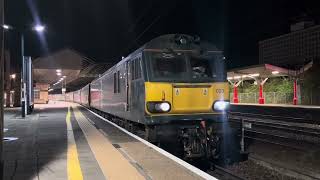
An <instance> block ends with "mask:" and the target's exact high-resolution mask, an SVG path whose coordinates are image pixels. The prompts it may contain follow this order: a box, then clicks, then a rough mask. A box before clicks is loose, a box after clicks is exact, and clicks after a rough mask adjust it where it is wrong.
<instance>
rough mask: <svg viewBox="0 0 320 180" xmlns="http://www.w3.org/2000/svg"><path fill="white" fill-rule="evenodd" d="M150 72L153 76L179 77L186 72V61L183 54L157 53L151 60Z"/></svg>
mask: <svg viewBox="0 0 320 180" xmlns="http://www.w3.org/2000/svg"><path fill="white" fill-rule="evenodd" d="M152 72H153V76H154V77H155V78H166V79H180V78H183V77H184V76H185V75H186V73H187V62H186V59H185V58H184V56H183V55H180V56H175V55H171V54H166V53H161V54H157V55H155V56H154V59H153V60H152Z"/></svg>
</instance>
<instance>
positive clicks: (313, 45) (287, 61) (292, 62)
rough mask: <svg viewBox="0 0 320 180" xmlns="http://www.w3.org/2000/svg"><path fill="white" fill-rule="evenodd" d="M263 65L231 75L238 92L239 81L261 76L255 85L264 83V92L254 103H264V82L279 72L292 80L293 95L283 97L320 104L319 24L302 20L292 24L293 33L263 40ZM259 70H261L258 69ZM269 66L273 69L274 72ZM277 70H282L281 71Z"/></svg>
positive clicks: (261, 55) (230, 72)
mask: <svg viewBox="0 0 320 180" xmlns="http://www.w3.org/2000/svg"><path fill="white" fill-rule="evenodd" d="M259 64H260V65H257V66H254V67H255V68H252V66H249V67H243V68H240V69H239V68H238V69H233V70H230V71H229V72H228V80H229V81H230V80H233V81H232V82H231V84H232V85H233V86H234V91H235V90H237V88H236V87H238V86H239V85H240V83H239V82H243V81H244V80H248V77H250V76H248V75H250V74H255V75H258V74H259V75H260V77H255V78H256V81H255V83H256V82H258V84H259V82H260V84H259V85H260V88H259V89H260V90H259V92H257V93H256V94H257V95H256V98H255V99H256V100H252V102H254V103H261V104H264V102H265V99H264V97H265V95H266V94H265V93H264V92H262V90H263V87H262V86H261V85H263V84H264V83H262V84H261V82H266V81H264V80H265V79H266V78H272V77H275V76H274V75H275V73H276V75H279V74H281V75H282V76H286V77H289V79H291V80H292V88H293V94H292V95H289V96H288V95H281V97H282V96H285V97H286V98H287V97H292V98H293V100H292V101H291V102H292V103H293V104H305V105H319V104H320V93H319V92H320V91H319V90H320V82H319V81H320V79H317V77H320V65H319V64H320V25H315V24H314V21H311V20H303V21H299V22H297V23H295V24H292V25H291V32H290V33H288V34H284V35H280V36H277V37H273V38H270V39H265V40H262V41H260V42H259ZM256 67H261V68H260V69H259V68H258V69H257V68H256ZM268 67H272V69H270V68H268ZM268 69H269V73H265V72H268ZM274 69H281V71H279V70H274ZM258 70H260V71H258ZM251 71H252V72H251ZM243 72H245V73H243ZM279 72H280V73H279ZM278 73H279V74H278ZM268 74H269V75H268ZM261 75H263V76H261ZM240 77H241V78H240ZM242 77H246V78H242ZM249 79H252V78H249ZM234 95H237V91H235V92H233V93H231V96H232V97H233V99H235V102H238V100H237V97H235V96H234ZM249 96H250V97H251V96H252V95H249ZM234 97H235V98H234ZM272 97H273V99H275V100H277V99H279V98H278V97H277V95H275V94H273V95H272ZM240 99H241V98H240ZM289 99H290V98H289ZM269 100H270V98H269V99H268V100H267V101H266V102H269V103H272V102H276V101H275V100H273V101H269ZM242 102H244V101H242ZM284 102H286V103H288V102H289V101H288V99H287V100H285V101H284ZM239 103H241V101H240V102H239Z"/></svg>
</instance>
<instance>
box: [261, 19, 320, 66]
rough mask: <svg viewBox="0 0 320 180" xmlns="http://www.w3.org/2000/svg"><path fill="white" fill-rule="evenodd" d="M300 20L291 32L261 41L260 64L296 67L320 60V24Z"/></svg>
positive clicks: (292, 27)
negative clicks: (314, 24) (315, 24)
mask: <svg viewBox="0 0 320 180" xmlns="http://www.w3.org/2000/svg"><path fill="white" fill-rule="evenodd" d="M310 25H313V24H312V23H310V22H299V23H296V24H293V25H292V26H291V31H292V32H291V33H288V34H284V35H281V36H278V37H274V38H270V39H266V40H263V41H260V42H259V62H260V64H266V63H267V64H273V65H277V66H284V67H295V66H301V65H303V64H306V63H308V62H310V61H314V62H319V61H320V25H317V26H312V27H309V26H310Z"/></svg>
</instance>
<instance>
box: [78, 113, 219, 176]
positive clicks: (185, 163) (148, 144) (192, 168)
mask: <svg viewBox="0 0 320 180" xmlns="http://www.w3.org/2000/svg"><path fill="white" fill-rule="evenodd" d="M84 108H86V107H84ZM86 109H87V110H88V111H89V112H91V113H92V114H94V115H96V116H97V117H99V118H100V119H102V120H104V121H106V122H108V123H109V124H112V125H113V126H115V127H117V128H118V129H120V130H121V131H123V132H124V133H126V134H128V135H129V136H131V137H133V138H135V139H137V140H138V141H140V142H142V143H143V144H145V145H147V146H149V147H151V148H152V149H154V150H156V151H157V152H159V153H160V154H162V155H164V156H166V157H167V158H169V159H171V160H173V161H175V162H176V163H178V164H180V165H181V166H183V167H185V168H187V169H188V170H190V171H191V172H193V173H195V174H197V175H199V176H200V177H202V178H204V179H206V180H218V179H217V178H215V177H213V176H211V175H209V174H208V173H206V172H204V171H202V170H200V169H199V168H196V167H194V166H193V165H191V164H189V163H187V162H185V161H183V160H182V159H180V158H178V157H176V156H174V155H172V154H170V153H168V152H167V151H165V150H163V149H161V148H159V147H158V146H155V145H153V144H151V143H150V142H148V141H146V140H144V139H142V138H140V137H139V136H136V135H135V134H132V133H131V132H128V131H127V130H125V129H124V128H122V127H120V126H118V125H117V124H115V123H113V122H111V121H109V120H107V119H105V118H104V117H102V116H100V115H99V114H97V113H95V112H93V111H91V110H90V109H88V108H86Z"/></svg>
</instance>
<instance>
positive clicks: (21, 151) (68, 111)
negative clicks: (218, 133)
mask: <svg viewBox="0 0 320 180" xmlns="http://www.w3.org/2000/svg"><path fill="white" fill-rule="evenodd" d="M4 136H5V137H6V138H8V139H12V140H11V141H6V142H4V160H5V169H4V179H16V180H20V179H23V180H28V179H32V180H33V179H36V180H50V179H58V180H59V179H76V180H81V179H90V180H91V179H94V180H99V179H115V180H118V179H120V180H121V179H125V180H130V179H148V180H149V179H166V180H167V179H172V180H173V179H175V180H177V179H184V180H189V179H190V180H191V179H207V178H204V177H205V176H206V175H204V176H203V175H202V174H201V173H203V172H201V171H200V170H198V169H196V170H195V171H193V169H194V167H190V166H184V165H181V163H179V162H178V161H175V160H174V159H172V158H170V157H169V156H166V155H165V154H162V153H161V152H159V151H158V150H157V149H154V148H152V147H151V146H148V144H146V143H143V142H142V141H140V140H139V139H137V138H134V137H133V136H130V134H127V133H125V132H124V131H123V130H121V129H119V128H117V127H115V126H114V125H113V124H110V122H107V121H105V120H103V119H101V118H100V117H98V116H97V115H95V114H93V113H92V112H90V111H88V110H87V109H85V108H83V107H81V106H78V105H76V104H71V103H65V102H53V103H50V104H48V105H37V106H36V107H35V112H34V113H33V114H32V115H28V116H27V117H26V118H21V116H20V110H19V109H6V110H5V133H4ZM16 138H18V139H16ZM199 171H200V173H199ZM212 179H214V178H213V177H212Z"/></svg>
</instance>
